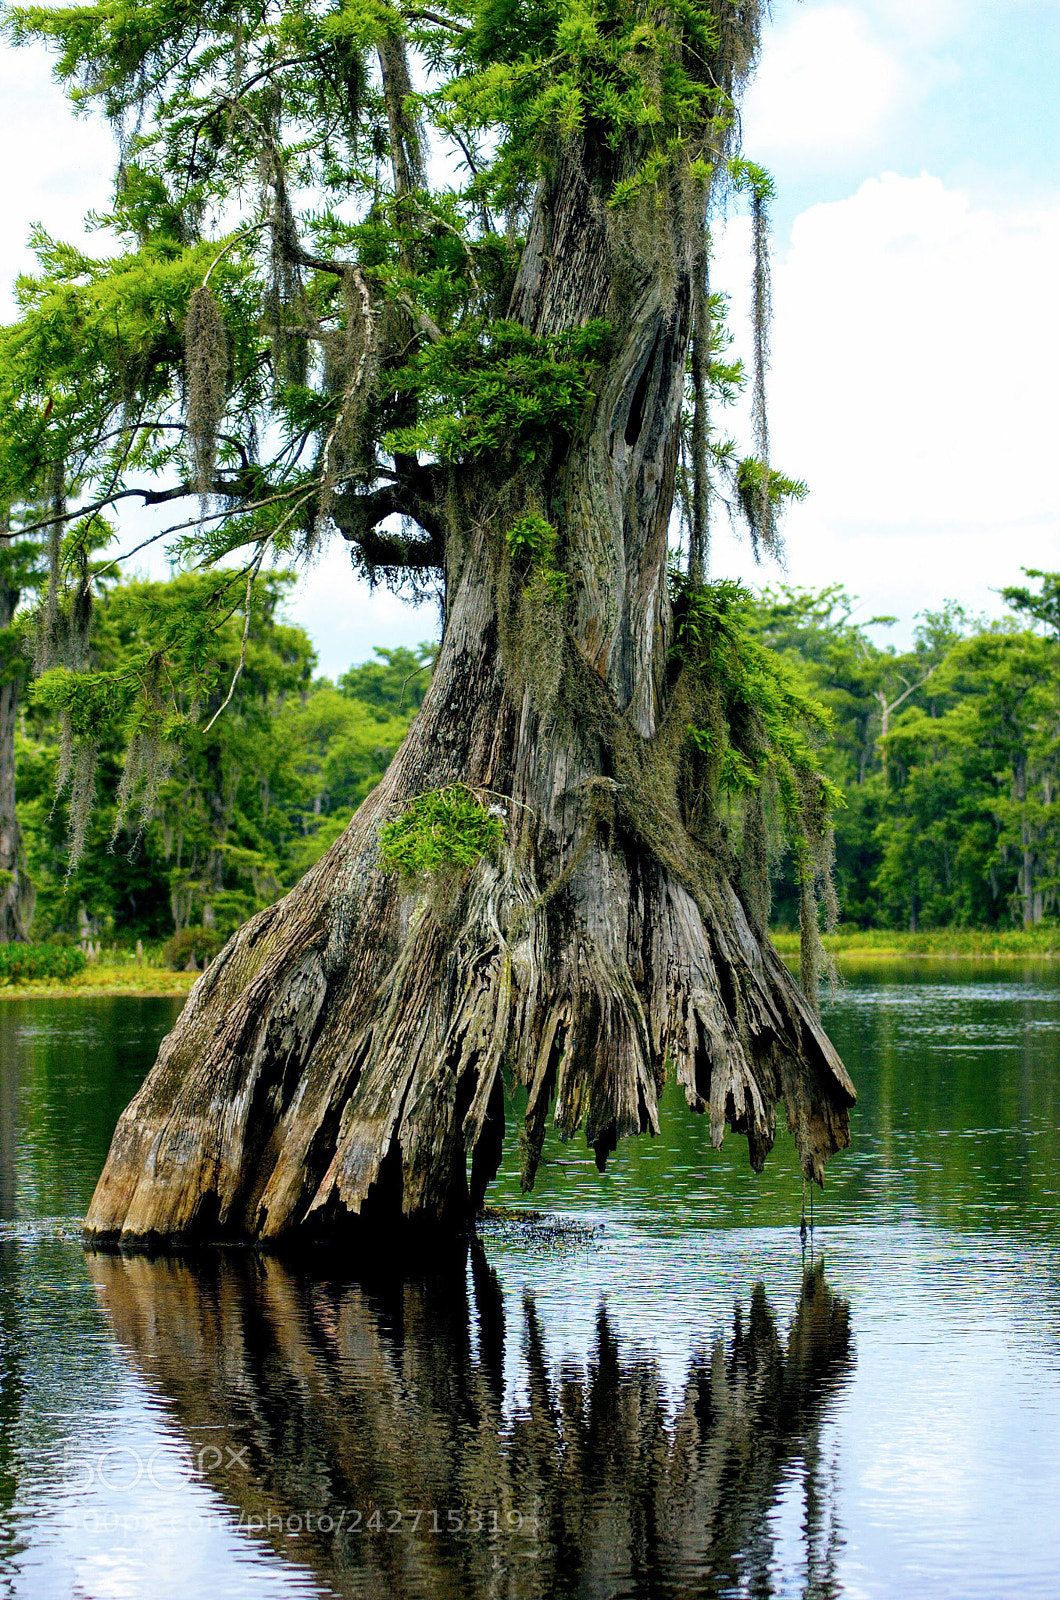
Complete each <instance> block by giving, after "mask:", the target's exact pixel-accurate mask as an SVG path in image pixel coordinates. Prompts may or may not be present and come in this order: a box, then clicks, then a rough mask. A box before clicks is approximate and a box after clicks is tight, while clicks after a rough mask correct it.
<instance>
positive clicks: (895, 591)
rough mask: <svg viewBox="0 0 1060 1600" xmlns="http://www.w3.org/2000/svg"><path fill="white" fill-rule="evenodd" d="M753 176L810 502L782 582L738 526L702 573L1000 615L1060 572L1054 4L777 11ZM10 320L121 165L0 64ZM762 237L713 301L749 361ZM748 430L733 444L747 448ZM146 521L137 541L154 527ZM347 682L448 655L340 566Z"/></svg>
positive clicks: (896, 631) (834, 4)
mask: <svg viewBox="0 0 1060 1600" xmlns="http://www.w3.org/2000/svg"><path fill="white" fill-rule="evenodd" d="M771 11H772V19H771V22H770V23H769V24H768V25H767V28H766V32H765V37H764V45H763V50H762V56H761V61H760V63H759V67H758V70H757V73H756V76H755V79H754V81H753V83H752V85H751V87H750V89H749V91H748V93H747V95H746V97H745V101H744V106H743V113H742V123H743V147H744V153H745V154H746V155H748V156H751V157H752V158H753V159H755V160H757V161H760V162H762V163H763V164H764V165H765V166H767V167H768V168H769V169H770V170H771V172H772V173H773V174H774V176H775V178H776V183H777V201H776V205H775V207H774V215H773V242H774V264H773V306H774V320H773V341H772V371H771V384H770V394H771V416H770V423H771V434H772V441H773V455H774V461H775V464H776V465H777V466H779V467H781V468H782V469H783V470H784V471H786V472H789V473H791V474H792V475H794V476H797V477H801V478H805V479H806V480H807V481H808V483H809V485H810V493H809V495H808V497H807V499H806V500H805V501H804V502H803V503H802V504H801V505H799V506H796V507H794V508H793V509H792V510H791V512H790V513H789V514H788V516H787V518H786V521H785V537H786V550H787V554H786V562H785V565H784V566H783V567H778V566H776V565H775V564H772V563H768V562H765V563H763V564H762V565H761V566H756V565H755V563H754V561H753V560H752V558H751V555H750V552H749V551H748V549H747V547H746V544H745V543H744V542H742V541H741V540H738V539H737V538H736V537H735V536H734V535H732V534H731V533H730V532H729V531H728V530H727V529H726V528H725V527H724V525H722V526H720V527H719V528H718V529H717V530H716V532H715V539H714V547H713V551H712V572H713V574H714V575H715V576H723V575H729V576H739V577H744V578H746V579H747V580H748V581H750V582H752V583H756V584H765V583H772V584H776V583H789V584H795V585H800V586H807V587H821V586H823V585H826V584H832V583H839V584H842V585H843V586H844V587H845V588H846V589H847V590H848V591H849V592H850V593H852V594H854V595H856V596H858V598H859V600H860V603H861V607H860V611H859V613H858V615H859V616H860V617H862V618H865V619H868V618H870V617H872V616H878V615H881V614H884V615H892V616H894V617H896V618H897V619H898V621H897V622H896V624H895V625H894V626H893V627H891V628H889V629H887V630H881V631H880V632H879V633H878V635H877V636H878V637H880V638H881V640H882V639H885V638H890V639H892V640H893V641H894V642H895V643H897V644H898V645H900V646H901V645H904V644H906V643H907V642H909V640H910V639H911V637H912V632H913V628H914V626H915V619H916V616H917V614H918V613H921V612H923V611H925V610H931V609H934V608H937V607H939V606H941V605H942V604H943V603H944V602H945V601H946V600H956V601H958V602H959V603H960V604H962V605H964V606H965V607H966V608H968V609H969V610H970V611H972V612H985V613H987V614H989V615H996V614H997V613H998V612H999V611H1000V610H1001V602H1000V599H999V596H998V593H997V591H998V590H999V589H1000V588H1001V587H1002V586H1003V585H1004V584H1006V583H1012V582H1016V581H1018V580H1019V576H1020V568H1021V567H1049V568H1056V567H1057V566H1058V565H1060V541H1058V537H1057V533H1058V525H1060V474H1058V473H1057V472H1056V470H1055V467H1054V458H1055V453H1056V450H1055V435H1056V433H1057V430H1058V425H1060V407H1058V404H1057V400H1056V394H1055V391H1056V382H1057V378H1056V375H1057V374H1058V373H1060V296H1058V295H1057V292H1056V291H1057V279H1058V276H1060V110H1058V100H1057V95H1056V84H1057V82H1058V81H1060V0H856V3H843V0H774V3H773V5H772V8H771ZM0 148H2V149H3V150H4V151H5V153H6V155H7V160H6V162H5V164H4V169H3V171H2V173H0V215H3V217H4V218H5V223H6V226H5V229H4V233H3V236H2V237H0V315H4V316H9V315H10V314H11V312H12V309H13V302H12V300H11V294H10V291H11V285H12V284H13V281H14V277H15V275H16V273H18V272H19V271H21V270H24V269H25V268H27V267H28V266H30V265H31V257H30V255H29V252H28V250H27V248H26V240H27V238H28V234H29V229H30V227H31V225H32V224H34V223H36V222H41V223H43V224H44V225H45V226H46V227H47V228H48V230H49V231H50V232H52V233H54V234H56V235H58V236H59V237H64V238H68V239H71V240H74V241H81V240H84V238H85V235H84V232H83V229H82V226H81V224H82V219H83V217H84V216H85V214H86V213H87V212H88V211H90V210H91V209H93V208H101V207H103V206H104V205H105V203H106V201H107V197H108V194H109V187H110V180H111V174H112V171H113V165H114V146H113V140H112V137H111V134H110V131H109V129H108V128H107V127H106V125H105V124H104V123H103V122H102V121H101V120H92V119H75V118H74V117H73V115H72V113H71V111H70V110H69V108H68V106H67V105H66V103H65V101H64V100H63V97H62V95H61V93H60V91H59V90H58V89H57V88H56V87H55V85H54V84H53V83H52V82H51V79H50V68H49V61H48V58H47V56H46V55H45V53H44V52H43V51H42V50H20V51H13V50H11V49H10V48H9V47H7V46H6V45H5V46H2V47H0ZM749 276H750V243H749V234H748V226H747V222H746V218H745V217H743V216H741V215H740V214H739V213H734V214H733V215H731V216H730V217H729V218H728V219H727V220H726V221H725V223H724V225H720V226H719V227H718V228H716V230H715V262H714V267H713V280H712V281H713V284H714V286H715V287H717V288H721V289H725V290H726V291H727V292H728V293H729V294H730V295H731V306H732V323H733V331H734V334H735V335H736V348H737V350H738V351H739V350H741V349H742V347H745V346H746V335H745V333H744V329H745V328H746V314H745V313H746V307H747V304H748V283H749ZM741 425H742V419H741V418H740V417H739V415H735V416H734V418H733V427H734V430H736V431H737V432H738V431H739V429H740V427H741ZM142 525H143V524H142V522H139V523H138V524H137V526H142ZM291 614H292V616H293V618H294V619H295V620H297V621H299V622H301V623H302V624H303V626H304V627H305V628H306V629H307V630H308V632H309V633H310V635H311V636H312V638H313V640H314V643H315V644H316V647H317V651H318V655H319V661H320V667H321V670H322V671H324V672H326V673H328V674H330V675H335V674H337V673H339V672H341V671H343V670H345V668H346V667H347V666H348V665H350V663H351V662H355V661H361V660H364V659H365V658H367V657H368V656H370V655H371V653H372V651H373V649H375V648H376V647H377V646H380V645H395V644H409V645H413V644H416V643H418V642H419V641H420V640H423V639H428V638H431V637H433V636H434V635H435V634H436V632H437V616H436V614H435V611H434V609H433V607H432V606H431V605H430V604H427V605H426V606H422V607H419V608H414V607H411V606H408V605H406V604H405V603H404V602H402V601H400V600H398V599H396V598H395V597H394V596H392V595H390V594H387V593H385V592H383V591H377V592H376V593H375V594H370V593H369V592H368V590H367V588H366V586H365V585H364V584H363V583H361V582H360V581H358V580H357V579H356V578H355V577H354V575H353V573H352V571H351V570H350V564H349V557H348V552H347V551H346V548H345V546H344V545H343V544H342V542H341V541H340V540H336V541H335V542H334V544H333V545H332V546H331V547H330V548H329V550H328V551H327V552H326V553H325V554H324V556H323V557H322V558H321V559H320V560H318V562H317V564H316V565H315V566H314V567H313V568H311V569H310V570H309V571H308V572H307V573H306V574H305V576H304V579H303V582H302V584H301V585H300V588H299V591H298V594H297V597H296V599H295V600H294V601H293V603H292V606H291Z"/></svg>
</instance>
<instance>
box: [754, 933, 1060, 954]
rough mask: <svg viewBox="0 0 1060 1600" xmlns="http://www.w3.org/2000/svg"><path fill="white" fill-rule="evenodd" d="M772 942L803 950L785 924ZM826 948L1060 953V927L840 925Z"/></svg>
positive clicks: (789, 949)
mask: <svg viewBox="0 0 1060 1600" xmlns="http://www.w3.org/2000/svg"><path fill="white" fill-rule="evenodd" d="M773 942H774V944H775V945H776V947H777V949H778V950H779V951H780V953H781V955H783V956H794V955H797V954H798V950H799V936H798V934H797V933H795V932H789V931H788V930H786V929H781V930H778V931H776V932H774V934H773ZM824 946H825V949H826V950H828V951H829V952H830V953H831V954H832V955H834V956H838V957H844V956H857V957H858V958H859V959H862V958H865V957H877V958H879V959H880V960H893V959H894V958H895V957H897V956H941V957H957V956H964V957H974V958H976V959H979V960H983V959H987V960H989V959H999V960H1000V959H1003V958H1005V957H1020V956H1036V957H1037V958H1038V959H1039V960H1040V959H1041V958H1043V957H1050V956H1060V928H1057V927H1038V928H1030V929H1026V930H1024V929H1023V928H1005V929H1002V930H995V931H992V932H991V931H981V930H979V929H976V928H931V929H929V930H928V931H926V932H924V933H904V932H891V931H889V930H887V929H884V928H870V929H867V930H864V929H861V928H844V927H840V928H837V929H836V931H835V933H830V934H826V935H825V938H824Z"/></svg>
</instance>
